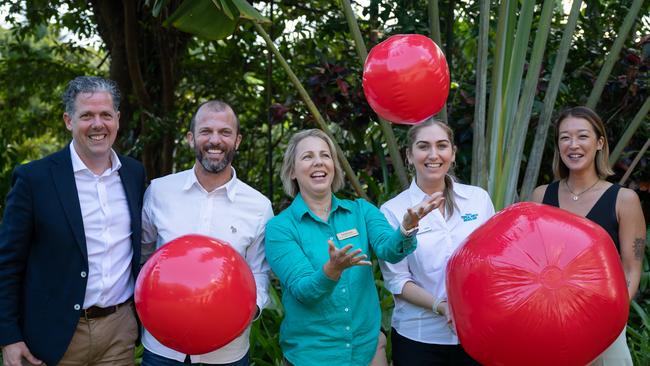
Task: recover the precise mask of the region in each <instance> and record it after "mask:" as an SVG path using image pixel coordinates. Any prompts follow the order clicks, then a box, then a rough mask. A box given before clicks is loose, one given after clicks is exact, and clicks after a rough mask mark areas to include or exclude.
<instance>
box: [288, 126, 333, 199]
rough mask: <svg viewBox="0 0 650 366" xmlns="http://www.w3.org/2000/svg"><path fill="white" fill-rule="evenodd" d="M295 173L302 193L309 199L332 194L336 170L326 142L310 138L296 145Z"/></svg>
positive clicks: (293, 177) (293, 173)
mask: <svg viewBox="0 0 650 366" xmlns="http://www.w3.org/2000/svg"><path fill="white" fill-rule="evenodd" d="M294 163H295V164H294V171H293V172H292V174H291V179H295V180H296V181H297V182H298V187H300V193H301V194H302V195H303V196H308V197H322V196H324V195H327V194H331V193H332V181H333V180H334V175H335V169H334V160H333V159H332V152H331V151H330V148H329V146H328V145H327V142H325V140H323V139H321V138H318V137H314V136H308V137H305V138H304V139H302V140H301V141H300V142H299V143H298V144H297V145H296V153H295V156H294Z"/></svg>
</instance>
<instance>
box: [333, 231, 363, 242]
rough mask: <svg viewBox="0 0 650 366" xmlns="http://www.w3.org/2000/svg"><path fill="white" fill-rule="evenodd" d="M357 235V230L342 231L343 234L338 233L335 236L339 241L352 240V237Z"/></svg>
mask: <svg viewBox="0 0 650 366" xmlns="http://www.w3.org/2000/svg"><path fill="white" fill-rule="evenodd" d="M357 235H359V232H358V231H357V229H350V230H348V231H343V232H340V233H338V234H336V238H337V239H339V240H345V239H348V238H353V237H355V236H357Z"/></svg>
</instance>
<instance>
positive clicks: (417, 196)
mask: <svg viewBox="0 0 650 366" xmlns="http://www.w3.org/2000/svg"><path fill="white" fill-rule="evenodd" d="M452 180H453V182H454V183H453V187H452V189H453V191H454V195H455V196H458V197H460V198H465V199H468V198H470V195H471V193H470V191H469V189H468V186H466V185H464V184H460V183H458V182H457V181H456V180H455V179H453V178H452ZM408 191H409V197H410V198H411V202H413V203H414V204H418V203H420V202H422V200H423V199H424V197H425V196H427V194H426V193H424V191H423V190H422V189H420V187H418V185H417V184H416V183H415V179H413V180H412V181H411V185H410V186H409V188H408Z"/></svg>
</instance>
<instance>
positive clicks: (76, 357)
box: [59, 304, 138, 366]
mask: <svg viewBox="0 0 650 366" xmlns="http://www.w3.org/2000/svg"><path fill="white" fill-rule="evenodd" d="M137 337H138V324H137V322H136V320H135V313H134V309H133V305H132V304H127V305H125V306H120V307H119V308H118V309H117V311H116V312H114V313H113V314H110V315H108V316H105V317H101V318H95V319H85V318H81V319H79V324H78V325H77V329H76V331H75V333H74V336H73V337H72V341H71V342H70V345H69V346H68V350H67V351H66V352H65V354H64V355H63V358H62V359H61V361H60V362H59V366H81V365H120V366H122V365H123V366H133V365H135V340H136V338H137Z"/></svg>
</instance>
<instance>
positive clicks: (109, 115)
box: [63, 91, 120, 167]
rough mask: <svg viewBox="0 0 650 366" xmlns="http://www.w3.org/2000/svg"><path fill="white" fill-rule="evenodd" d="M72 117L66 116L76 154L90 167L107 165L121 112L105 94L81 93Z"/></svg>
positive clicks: (107, 94)
mask: <svg viewBox="0 0 650 366" xmlns="http://www.w3.org/2000/svg"><path fill="white" fill-rule="evenodd" d="M74 105H75V108H74V112H73V113H72V115H70V114H68V113H67V112H66V113H64V114H63V120H64V121H65V126H66V128H67V129H68V130H69V131H71V132H72V141H73V145H74V148H75V151H76V152H77V154H79V157H80V158H81V160H82V161H83V162H84V163H85V164H86V165H87V166H89V167H90V166H97V165H98V164H99V165H101V166H104V165H105V164H106V163H108V162H109V161H110V151H111V147H112V146H113V143H114V142H115V138H116V136H117V131H118V129H119V127H120V112H118V111H116V110H115V109H114V106H113V98H112V97H111V94H110V93H108V92H105V91H97V92H93V93H79V94H78V95H77V97H76V99H75V102H74Z"/></svg>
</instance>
